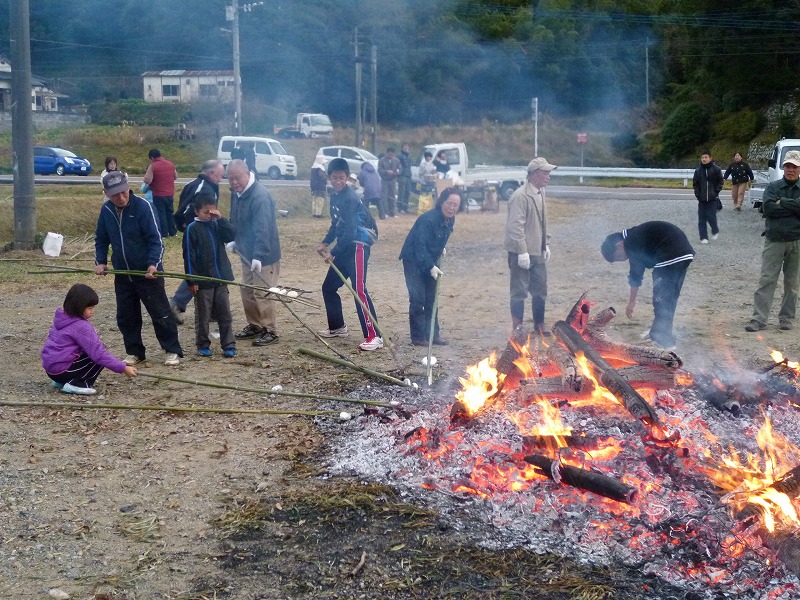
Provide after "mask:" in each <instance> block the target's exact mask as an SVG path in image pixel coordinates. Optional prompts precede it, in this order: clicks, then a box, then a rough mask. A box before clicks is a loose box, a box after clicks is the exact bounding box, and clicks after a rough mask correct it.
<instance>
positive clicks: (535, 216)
mask: <svg viewBox="0 0 800 600" xmlns="http://www.w3.org/2000/svg"><path fill="white" fill-rule="evenodd" d="M555 168H556V166H555V165H551V164H550V163H548V162H547V160H545V159H544V158H542V157H537V158H534V159H533V160H532V161H531V162H530V163H528V179H527V181H526V183H525V185H524V186H522V187H520V188H518V189H517V190H516V191H515V192H514V194H513V195H512V196H511V198H510V199H509V201H508V220H507V221H506V238H505V249H506V250H507V251H508V268H509V269H510V271H511V282H510V296H511V301H510V306H511V323H512V327H514V328H516V327H517V326H518V325H521V324H522V320H523V317H524V314H525V300H526V299H527V297H528V294H530V296H531V308H532V311H533V327H534V332H535V333H538V334H539V335H541V336H543V337H549V336H550V335H552V334H551V333H550V330H549V329H547V326H546V325H545V324H544V306H545V300H546V299H547V267H546V264H545V263H547V261H548V260H550V246H549V240H550V234H549V233H548V232H547V203H546V201H545V195H544V188H545V187H547V184H548V183H549V182H550V171H552V170H553V169H555Z"/></svg>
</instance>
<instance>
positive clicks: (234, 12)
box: [230, 0, 242, 135]
mask: <svg viewBox="0 0 800 600" xmlns="http://www.w3.org/2000/svg"><path fill="white" fill-rule="evenodd" d="M230 8H231V20H232V21H233V25H232V26H231V30H232V32H233V33H232V38H233V95H234V109H233V110H234V113H233V129H234V131H235V132H236V135H241V134H242V72H241V70H240V68H239V0H231V6H230Z"/></svg>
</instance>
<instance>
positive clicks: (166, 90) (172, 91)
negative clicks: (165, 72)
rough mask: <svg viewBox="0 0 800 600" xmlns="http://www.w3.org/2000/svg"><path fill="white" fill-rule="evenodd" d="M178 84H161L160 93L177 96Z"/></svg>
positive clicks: (165, 95)
mask: <svg viewBox="0 0 800 600" xmlns="http://www.w3.org/2000/svg"><path fill="white" fill-rule="evenodd" d="M179 90H180V86H179V85H162V86H161V95H162V96H164V97H165V98H166V97H172V98H177V97H178V95H179Z"/></svg>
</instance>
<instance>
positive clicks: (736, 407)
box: [693, 374, 742, 417]
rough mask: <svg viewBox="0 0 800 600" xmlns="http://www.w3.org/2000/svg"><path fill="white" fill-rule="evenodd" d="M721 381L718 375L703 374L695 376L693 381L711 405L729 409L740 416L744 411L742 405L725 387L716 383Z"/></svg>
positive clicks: (723, 409)
mask: <svg viewBox="0 0 800 600" xmlns="http://www.w3.org/2000/svg"><path fill="white" fill-rule="evenodd" d="M715 381H719V380H718V379H717V378H716V377H713V376H709V375H706V374H701V375H699V376H695V377H694V378H693V383H694V385H695V387H696V388H697V391H698V393H699V394H700V396H701V397H702V398H704V399H705V400H706V402H708V403H709V404H711V406H713V407H714V408H716V409H717V410H721V411H728V412H730V413H731V414H732V415H733V416H735V417H738V416H739V415H740V414H741V412H742V405H741V404H740V403H739V402H738V401H737V400H735V399H734V398H732V397H731V395H730V394H729V393H728V391H726V390H725V389H722V388H720V387H719V386H717V385H716V384H715Z"/></svg>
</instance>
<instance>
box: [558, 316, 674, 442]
mask: <svg viewBox="0 0 800 600" xmlns="http://www.w3.org/2000/svg"><path fill="white" fill-rule="evenodd" d="M553 334H554V335H555V336H556V337H557V338H558V339H559V340H561V341H562V342H563V343H564V345H565V346H566V347H567V348H568V349H569V351H570V352H572V354H573V355H577V354H578V353H579V352H581V353H583V355H584V356H585V357H586V360H587V361H588V362H589V368H590V370H592V372H593V375H594V377H595V378H596V379H597V381H598V382H600V384H602V385H603V386H605V387H606V388H607V389H608V390H609V391H610V392H611V393H612V394H614V397H615V398H617V400H619V401H620V403H621V404H622V405H623V406H624V407H625V408H626V409H627V411H628V412H629V413H631V414H632V415H633V416H634V417H635V418H637V419H639V420H640V421H642V422H643V423H644V424H645V425H646V426H647V427H648V429H649V430H650V431H651V432H653V431H654V430H657V434H658V436H661V434H662V433H666V428H665V427H664V426H663V425H662V424H661V422H660V419H659V418H658V415H657V414H656V411H655V409H653V407H652V406H650V404H649V403H648V402H647V400H645V399H644V398H642V396H641V395H640V394H639V393H638V392H637V391H636V390H635V389H633V386H631V384H630V383H629V382H628V381H627V380H625V379H624V378H623V377H622V376H620V375H619V373H617V371H616V370H615V369H614V368H613V367H612V366H611V365H610V364H608V362H607V361H606V360H605V359H604V358H603V357H602V356H600V353H599V352H598V351H597V350H595V349H594V348H592V346H590V345H589V343H588V342H587V341H586V340H584V339H583V338H582V337H581V335H580V334H579V333H578V332H577V331H575V330H574V329H573V328H572V327H570V326H569V325H568V324H567V323H565V322H564V321H559V322H557V323H556V324H555V325H554V326H553Z"/></svg>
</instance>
